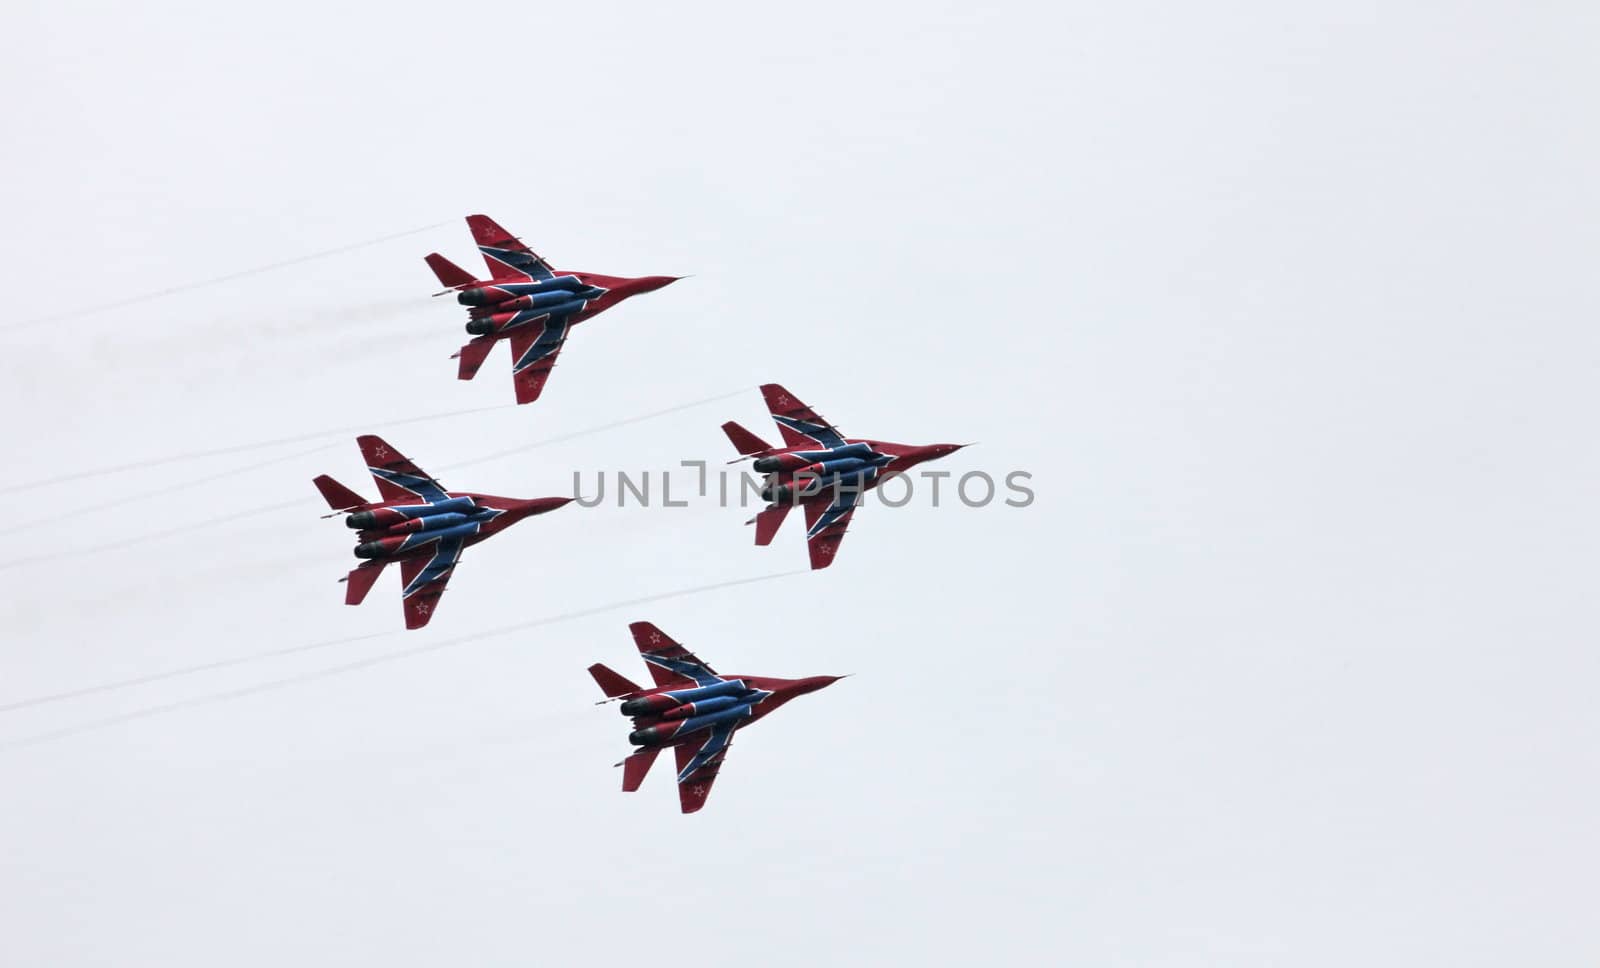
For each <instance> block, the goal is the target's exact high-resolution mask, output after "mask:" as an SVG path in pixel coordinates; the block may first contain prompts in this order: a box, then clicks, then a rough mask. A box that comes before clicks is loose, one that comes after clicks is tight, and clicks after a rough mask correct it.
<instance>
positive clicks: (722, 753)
mask: <svg viewBox="0 0 1600 968" xmlns="http://www.w3.org/2000/svg"><path fill="white" fill-rule="evenodd" d="M716 735H717V734H716V731H713V732H712V734H711V735H710V736H708V737H707V738H706V742H707V743H710V742H713V741H714V740H715V738H716ZM732 745H733V742H732V740H731V739H729V740H727V741H726V742H724V743H723V746H722V749H721V750H719V751H718V752H717V754H716V755H715V756H713V757H712V758H711V759H710V760H709V761H707V762H706V763H705V765H703V766H701V767H700V768H699V769H697V770H695V771H694V772H693V773H691V774H689V775H688V776H687V777H683V778H682V779H680V780H679V781H678V805H679V806H680V807H681V808H682V810H683V812H684V813H694V812H695V811H697V810H699V809H700V808H701V807H703V806H705V805H706V798H707V797H709V796H711V785H712V784H713V783H715V782H716V780H717V774H718V773H721V772H722V761H723V759H725V758H726V757H727V755H728V747H729V746H732ZM672 752H673V753H674V754H675V756H676V757H677V761H678V774H679V775H680V776H682V774H683V771H684V770H686V769H688V767H689V764H690V763H691V762H692V761H693V760H694V758H695V755H696V754H697V753H699V752H700V747H699V746H696V745H695V744H693V743H689V744H686V745H684V746H674V747H673V748H672Z"/></svg>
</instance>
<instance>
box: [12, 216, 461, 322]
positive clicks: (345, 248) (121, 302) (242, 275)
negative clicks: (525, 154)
mask: <svg viewBox="0 0 1600 968" xmlns="http://www.w3.org/2000/svg"><path fill="white" fill-rule="evenodd" d="M450 224H452V223H451V222H434V223H433V224H432V225H423V226H419V227H418V228H414V229H407V230H405V231H404V232H395V233H394V234H392V235H380V236H379V237H377V238H375V239H367V240H365V241H363V242H351V243H349V244H347V245H341V246H339V247H337V248H333V249H324V250H322V251H321V252H313V253H311V254H309V255H302V256H296V257H295V258H293V259H284V260H283V261H282V262H269V263H267V264H266V265H259V266H254V267H252V268H249V269H240V270H239V271H238V272H230V273H228V274H227V275H222V276H213V277H212V278H210V279H201V280H198V281H196V282H186V283H183V284H181V285H177V286H168V287H167V288H165V289H156V290H154V291H152V292H143V293H139V294H138V295H136V296H128V297H127V298H125V299H118V300H116V301H115V302H108V303H100V304H98V305H94V306H85V307H82V308H79V309H71V310H68V311H66V312H60V313H55V314H53V315H50V316H36V317H34V318H33V319H23V320H18V321H17V322H13V323H6V324H5V325H3V326H0V332H9V331H11V330H14V329H23V328H26V327H28V326H38V325H40V324H41V323H53V322H56V321H57V320H62V319H77V318H79V317H82V316H91V315H95V314H97V313H104V312H110V311H111V310H113V309H123V308H125V307H127V306H137V305H138V304H140V303H145V302H150V301H151V300H154V299H163V298H165V297H167V296H175V295H177V294H178V293H180V292H189V291H190V290H193V289H204V288H206V287H207V286H217V285H221V284H222V283H225V282H233V281H234V280H236V279H246V278H249V277H250V276H257V275H260V274H262V273H264V272H274V271H276V270H278V269H287V268H288V267H290V266H297V265H303V264H304V263H307V262H315V261H317V260H318V259H326V258H329V257H330V256H336V255H343V254H344V253H346V252H354V251H355V250H357V249H364V248H366V247H368V246H371V245H380V244H382V243H384V242H392V241H394V240H395V239H403V238H405V237H406V236H409V235H420V234H422V233H423V232H429V231H432V230H433V229H436V228H440V227H442V226H445V225H450Z"/></svg>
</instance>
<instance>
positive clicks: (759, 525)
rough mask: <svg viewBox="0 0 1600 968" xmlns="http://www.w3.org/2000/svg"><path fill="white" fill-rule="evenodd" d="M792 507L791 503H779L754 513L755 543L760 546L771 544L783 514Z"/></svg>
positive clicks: (780, 525) (780, 524) (781, 521)
mask: <svg viewBox="0 0 1600 968" xmlns="http://www.w3.org/2000/svg"><path fill="white" fill-rule="evenodd" d="M793 507H794V505H792V504H779V505H776V506H774V507H770V508H767V509H766V510H765V511H762V512H761V513H760V514H758V515H756V544H758V545H760V546H762V547H766V546H767V545H769V544H772V539H773V538H774V537H775V536H776V535H777V533H778V529H779V528H780V527H782V526H783V519H784V516H785V515H787V514H788V513H789V511H790V510H791V509H792V508H793Z"/></svg>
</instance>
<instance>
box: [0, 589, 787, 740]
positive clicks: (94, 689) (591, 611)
mask: <svg viewBox="0 0 1600 968" xmlns="http://www.w3.org/2000/svg"><path fill="white" fill-rule="evenodd" d="M806 573H807V572H805V571H804V570H801V571H784V572H775V573H773V574H767V575H756V576H754V577H751V578H736V579H733V580H732V581H723V582H716V583H713V584H710V585H698V586H694V587H691V588H680V589H676V590H674V591H670V592H661V593H659V594H655V595H645V596H642V597H639V598H630V599H627V600H625V601H618V602H611V603H610V604H607V605H597V606H595V607H593V608H585V609H579V610H577V611H572V612H563V613H562V614H559V615H551V616H547V617H545V618H539V619H533V620H530V621H527V622H517V623H515V624H512V625H502V626H500V627H498V628H493V629H487V630H485V631H482V632H473V633H470V634H468V635H460V636H456V637H455V638H450V639H442V640H440V641H438V642H430V643H427V644H425V645H417V646H413V647H411V648H409V649H400V650H397V651H394V652H386V653H383V654H382V655H375V656H370V657H368V658H365V659H357V660H355V661H353V662H347V663H344V664H343V665H336V666H329V667H327V668H324V669H316V670H313V671H311V672H304V673H300V674H298V675H293V676H284V677H282V678H279V679H270V680H268V681H266V682H259V683H256V684H254V685H249V686H242V687H239V688H237V689H227V690H223V691H221V692H213V693H207V694H205V695H201V696H192V697H190V698H188V699H178V700H174V701H172V702H168V703H162V704H160V705H156V706H146V707H144V708H143V709H135V710H131V711H129V712H126V713H119V714H117V715H115V716H107V717H105V718H103V719H95V720H90V721H88V722H85V723H79V724H77V725H73V726H65V727H62V728H60V729H54V730H50V731H48V732H43V733H36V734H34V735H32V736H25V737H22V738H20V739H16V740H11V741H8V742H0V753H3V752H10V751H13V750H19V749H25V748H27V747H30V746H37V745H39V744H41V743H49V742H52V741H54V740H59V739H66V738H68V737H71V736H77V735H80V734H82V733H89V732H94V731H97V730H101V729H108V728H110V727H113V726H119V725H121V724H123V723H129V722H136V721H138V720H141V719H149V718H151V717H153V716H161V715H165V714H166V713H172V712H178V711H180V710H184V709H194V708H197V707H201V706H211V705H216V704H218V703H225V702H229V701H232V700H234V699H242V698H245V697H247V696H254V695H257V694H260V693H264V692H271V691H273V690H276V689H284V688H287V687H290V686H298V685H304V684H306V683H311V682H318V681H320V680H322V679H328V678H331V677H333V676H340V675H345V674H347V673H351V672H358V671H360V670H362V669H370V668H373V667H374V666H380V665H386V664H388V663H390V662H400V661H403V660H405V659H413V658H416V657H417V656H421V655H427V654H429V653H432V652H440V651H443V650H445V649H452V648H456V647H457V646H462V645H467V644H469V643H472V642H479V641H482V640H484V639H490V638H496V637H498V636H502V635H509V634H511V633H512V632H521V631H525V630H527V629H531V628H538V627H540V626H544V625H554V624H556V623H559V622H570V621H573V620H575V619H580V618H588V617H590V616H592V615H601V614H604V613H606V612H613V611H616V610H617V609H622V608H632V607H634V606H637V605H648V604H651V603H653V602H662V601H667V600H669V599H673V598H683V597H686V596H690V595H701V594H704V593H706V592H712V591H719V590H721V589H724V588H735V587H738V586H740V585H751V584H756V583H758V582H766V581H774V580H776V579H779V578H789V577H792V576H794V575H803V574H806ZM400 634H404V633H401V632H398V631H396V632H376V633H373V634H371V635H363V636H355V637H352V638H345V639H332V640H329V641H326V642H314V643H311V644H309V645H300V646H293V647H291V648H288V649H276V650H273V651H271V652H257V653H254V654H251V655H246V656H236V657H234V658H232V659H222V660H218V661H217V662H211V663H205V664H202V665H197V666H188V667H185V668H180V669H169V670H167V671H165V672H159V673H153V674H151V675H148V676H140V677H137V678H133V679H123V680H119V681H116V682H107V683H101V684H99V685H96V686H86V687H84V688H81V689H76V690H70V691H66V692H59V693H52V694H50V695H46V696H38V697H35V698H32V699H24V700H19V701H17V702H13V703H10V704H8V705H6V706H0V712H3V711H8V710H16V709H25V708H29V707H32V706H40V705H45V704H47V703H54V702H61V701H63V700H67V699H75V698H78V697H81V696H90V695H95V694H98V693H105V692H112V691H115V690H119V689H126V688H130V687H133V686H138V685H144V684H146V683H151V682H158V681H161V680H164V679H174V678H178V677H180V676H187V675H193V674H195V673H198V672H204V671H208V670H211V669H218V668H224V667H227V666H233V665H240V664H243V663H247V662H257V661H261V660H264V659H270V658H276V657H278V656H283V655H290V654H293V653H296V652H309V651H312V650H316V649H326V648H332V647H335V646H339V645H348V644H351V643H354V642H362V641H367V640H369V639H374V638H380V637H385V636H390V635H400Z"/></svg>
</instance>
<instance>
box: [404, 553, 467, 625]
mask: <svg viewBox="0 0 1600 968" xmlns="http://www.w3.org/2000/svg"><path fill="white" fill-rule="evenodd" d="M464 547H465V543H464V542H463V541H462V539H460V538H448V539H446V540H444V541H440V542H439V545H438V547H436V548H435V549H434V552H433V556H432V557H416V558H407V559H405V560H404V561H402V562H400V581H401V583H402V584H403V585H404V586H405V589H404V591H402V592H401V607H402V608H404V609H405V613H406V628H408V629H420V628H422V627H423V626H424V625H427V624H428V620H429V619H431V618H433V613H434V611H435V610H436V609H437V608H438V606H439V596H441V595H443V594H444V587H445V585H446V584H448V583H449V581H450V575H451V573H452V572H454V571H455V567H456V562H458V561H460V560H461V550H462V548H464Z"/></svg>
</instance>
